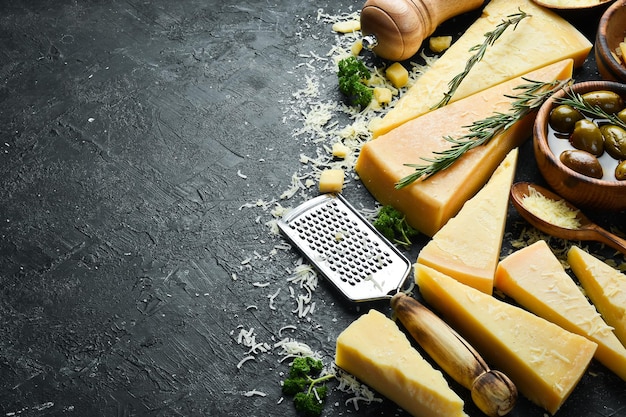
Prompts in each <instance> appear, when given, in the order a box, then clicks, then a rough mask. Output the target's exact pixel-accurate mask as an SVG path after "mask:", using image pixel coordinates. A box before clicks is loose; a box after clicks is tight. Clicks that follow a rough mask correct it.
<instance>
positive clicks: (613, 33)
mask: <svg viewBox="0 0 626 417" xmlns="http://www.w3.org/2000/svg"><path fill="white" fill-rule="evenodd" d="M624 36H626V0H618V1H616V2H615V3H613V4H612V5H611V6H609V8H607V9H606V11H605V12H604V14H603V15H602V17H601V18H600V23H599V25H598V31H597V32H596V41H595V48H594V49H595V57H596V64H597V65H598V71H600V75H601V76H602V78H603V79H605V80H611V81H626V65H624V64H623V63H621V62H619V61H618V60H617V59H615V56H614V53H615V50H616V49H617V48H618V47H619V44H620V42H624Z"/></svg>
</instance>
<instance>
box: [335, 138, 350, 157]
mask: <svg viewBox="0 0 626 417" xmlns="http://www.w3.org/2000/svg"><path fill="white" fill-rule="evenodd" d="M332 153H333V156H334V157H336V158H345V157H347V156H348V155H350V148H349V147H347V146H346V145H344V144H343V143H341V142H337V143H334V144H333V150H332Z"/></svg>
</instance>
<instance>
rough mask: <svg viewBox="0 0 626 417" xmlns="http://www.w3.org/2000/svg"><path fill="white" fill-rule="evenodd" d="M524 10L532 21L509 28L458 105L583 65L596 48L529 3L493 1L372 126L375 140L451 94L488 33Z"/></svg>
mask: <svg viewBox="0 0 626 417" xmlns="http://www.w3.org/2000/svg"><path fill="white" fill-rule="evenodd" d="M520 9H521V10H523V11H524V12H526V13H527V14H529V15H531V16H530V17H527V18H525V19H523V20H522V21H521V22H520V23H519V24H518V25H517V28H515V30H514V29H513V28H512V27H509V28H507V29H506V30H505V32H504V33H503V34H502V35H501V36H500V38H499V39H498V40H496V42H495V43H494V44H493V45H491V46H489V47H488V49H487V52H486V53H485V55H484V56H483V58H482V60H480V61H479V62H478V63H477V64H476V65H475V66H474V67H473V68H472V70H471V71H470V72H469V74H468V75H467V77H465V79H464V80H463V81H462V82H461V84H460V85H459V87H458V89H457V90H456V92H455V93H454V95H453V97H452V101H456V100H459V99H461V98H463V97H467V96H469V95H472V94H474V93H477V92H480V91H482V90H485V89H487V88H489V87H492V86H494V85H497V84H499V83H502V82H504V81H507V80H510V79H512V78H515V77H519V76H520V75H522V74H525V73H527V72H530V71H533V70H535V69H537V68H541V67H544V66H546V65H549V64H551V63H554V62H557V61H561V60H563V59H566V58H573V59H574V65H575V66H576V67H578V66H579V65H582V64H583V62H584V61H585V58H586V57H587V55H588V54H589V51H590V50H591V47H592V44H591V42H589V40H588V39H587V38H586V37H585V36H584V35H583V34H582V33H580V32H579V31H578V30H576V28H575V27H574V26H572V25H571V24H570V23H569V22H567V21H566V20H565V19H563V18H562V17H560V16H558V15H557V14H556V13H554V12H552V11H550V10H548V9H546V8H544V7H541V6H538V5H536V4H535V3H534V2H533V1H531V0H491V1H490V2H489V4H488V5H487V6H486V7H485V9H484V10H483V14H482V16H481V17H480V18H478V19H477V20H476V21H475V22H474V23H473V24H472V25H471V26H470V27H469V28H468V30H467V31H465V33H464V34H463V35H462V36H461V37H460V38H459V39H458V40H457V41H456V42H455V43H454V44H453V45H452V46H451V47H450V48H449V49H448V50H446V52H445V53H444V54H443V55H442V56H441V57H440V58H439V59H438V60H437V61H435V63H434V64H433V65H432V66H431V67H430V68H429V69H428V70H427V71H426V72H425V73H424V74H423V75H422V76H421V77H420V78H418V79H417V81H416V82H415V83H414V84H413V86H411V88H410V90H409V91H408V92H407V93H405V94H404V96H403V97H402V98H401V99H400V100H399V101H398V102H397V103H396V104H395V106H394V108H393V109H392V110H390V111H389V112H388V113H387V114H386V115H385V117H384V118H383V119H382V120H377V121H375V122H373V123H372V125H371V126H370V129H371V130H372V133H373V135H374V137H378V136H380V135H383V134H385V133H387V132H389V131H391V129H394V128H396V127H398V126H400V125H401V124H403V123H406V122H407V121H409V120H411V119H414V118H416V117H418V116H420V115H422V114H424V113H427V112H429V111H430V110H431V109H432V107H433V106H434V105H435V104H437V103H438V102H439V100H441V99H442V98H443V95H444V93H446V92H448V89H449V87H448V83H449V82H450V81H451V80H452V79H453V78H454V77H455V76H457V75H458V74H459V73H461V72H463V70H464V69H465V66H466V63H467V61H468V59H469V58H470V57H471V56H472V55H474V54H475V53H476V51H472V50H471V48H472V47H474V46H476V45H480V44H482V43H483V41H484V39H485V34H486V33H487V32H491V31H493V30H494V29H495V28H496V26H498V24H500V23H501V22H502V21H503V20H506V19H508V18H509V15H512V14H515V13H519V10H520Z"/></svg>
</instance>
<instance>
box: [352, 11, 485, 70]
mask: <svg viewBox="0 0 626 417" xmlns="http://www.w3.org/2000/svg"><path fill="white" fill-rule="evenodd" d="M483 3H484V0H463V1H458V0H367V2H366V3H365V5H364V6H363V9H362V10H361V31H362V32H363V35H365V36H372V35H373V36H374V37H375V38H376V41H377V42H376V46H375V47H374V48H373V49H372V50H373V51H374V53H375V54H376V55H378V56H380V57H381V58H385V59H389V60H394V61H402V60H405V59H408V58H410V57H412V56H413V55H415V53H416V52H417V51H418V50H419V48H420V46H421V45H422V42H423V41H424V39H426V38H427V37H428V36H430V35H431V34H432V33H433V32H434V31H435V29H437V26H439V25H440V24H441V23H443V22H445V21H446V20H448V19H450V18H452V17H454V16H458V15H460V14H463V13H466V12H469V11H470V10H474V9H477V8H478V7H480V6H482V4H483Z"/></svg>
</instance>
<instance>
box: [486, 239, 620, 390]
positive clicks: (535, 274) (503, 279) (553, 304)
mask: <svg viewBox="0 0 626 417" xmlns="http://www.w3.org/2000/svg"><path fill="white" fill-rule="evenodd" d="M495 285H496V287H497V288H498V289H499V290H500V291H502V292H503V293H504V294H506V295H508V296H509V297H511V298H512V299H514V300H515V301H516V302H517V303H518V304H520V305H521V306H522V307H524V308H525V309H526V310H528V311H530V312H532V313H535V314H536V315H538V316H540V317H543V318H544V319H546V320H549V321H551V322H553V323H555V324H558V325H559V326H561V327H563V328H564V329H566V330H569V331H570V332H573V333H576V334H579V335H581V336H585V337H586V338H587V339H589V340H592V341H594V342H595V343H597V344H598V350H596V353H595V358H596V359H597V360H598V361H600V362H601V363H602V364H603V365H604V366H606V367H607V368H609V369H610V370H612V371H613V372H615V373H616V374H617V375H618V376H619V377H620V378H622V379H624V380H626V348H624V346H622V344H621V343H620V341H619V340H618V338H617V337H616V336H615V333H613V329H612V328H611V327H609V326H608V325H607V324H606V322H605V321H604V320H602V317H600V314H599V313H598V312H597V311H596V308H595V307H594V306H593V305H592V304H591V303H589V301H588V300H587V297H585V295H584V294H583V293H582V291H580V289H579V288H578V286H577V285H576V283H575V282H574V280H572V278H571V277H570V276H569V275H568V274H567V272H565V269H564V268H563V265H561V262H560V261H559V260H558V259H557V257H556V256H554V253H552V250H551V249H550V247H549V246H548V244H547V243H546V242H545V241H544V240H539V241H537V242H535V243H533V244H532V245H530V246H526V247H525V248H522V249H520V250H518V251H517V252H514V253H512V254H511V255H509V256H507V257H506V258H505V259H503V260H502V261H501V262H500V264H499V265H498V270H497V272H496V282H495Z"/></svg>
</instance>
